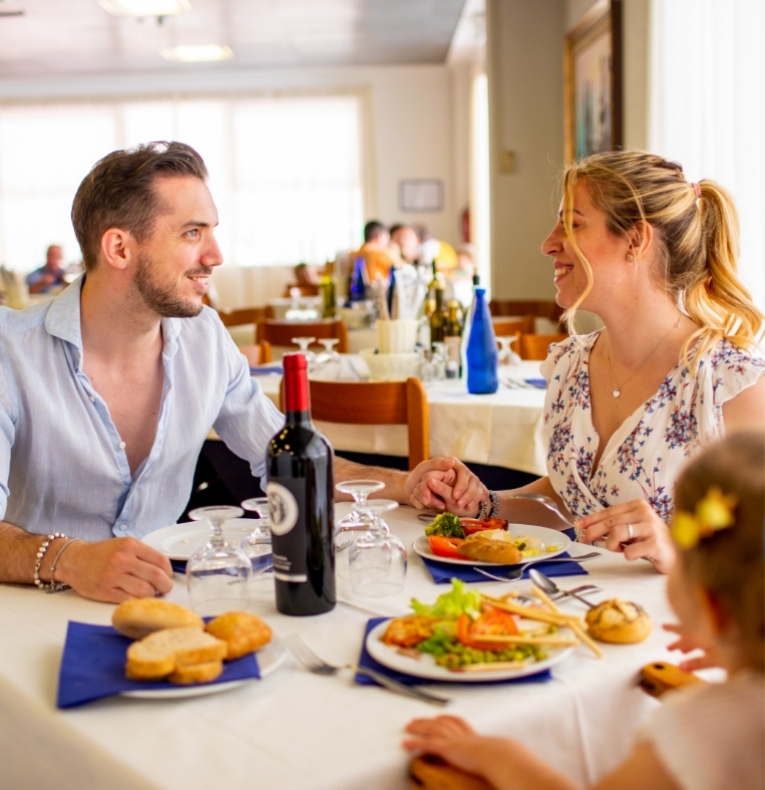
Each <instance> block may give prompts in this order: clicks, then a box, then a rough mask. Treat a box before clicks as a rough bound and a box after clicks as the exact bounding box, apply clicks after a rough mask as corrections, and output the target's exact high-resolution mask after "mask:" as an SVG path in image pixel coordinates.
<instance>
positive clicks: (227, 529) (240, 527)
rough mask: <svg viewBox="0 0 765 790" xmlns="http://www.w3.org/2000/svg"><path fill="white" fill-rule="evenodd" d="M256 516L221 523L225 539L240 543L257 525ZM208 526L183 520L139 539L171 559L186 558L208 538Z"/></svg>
mask: <svg viewBox="0 0 765 790" xmlns="http://www.w3.org/2000/svg"><path fill="white" fill-rule="evenodd" d="M259 523H260V520H259V519H257V518H232V519H229V520H228V521H226V523H225V524H224V525H223V535H224V536H225V538H226V540H229V541H231V542H234V543H241V542H242V541H243V540H245V539H246V538H247V536H248V535H249V534H250V533H251V532H252V531H253V530H254V529H255V528H256V527H257V526H258V524H259ZM210 532H211V530H210V527H209V525H208V524H207V523H206V522H204V521H184V522H181V523H180V524H171V525H170V526H169V527H162V529H156V530H154V532H149V533H148V534H147V535H144V536H143V537H142V538H141V540H142V541H143V542H144V543H146V544H148V545H149V546H151V547H152V548H154V549H157V551H161V552H162V553H163V554H164V555H165V556H167V557H169V558H170V559H171V560H188V559H189V557H191V555H192V554H193V553H194V552H195V551H196V550H197V549H198V548H199V547H200V546H204V545H205V543H207V542H208V540H209V539H210Z"/></svg>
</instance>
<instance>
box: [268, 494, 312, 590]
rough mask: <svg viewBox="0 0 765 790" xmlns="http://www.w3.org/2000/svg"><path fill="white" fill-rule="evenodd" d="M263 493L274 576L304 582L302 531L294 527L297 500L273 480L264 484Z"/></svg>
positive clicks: (286, 580)
mask: <svg viewBox="0 0 765 790" xmlns="http://www.w3.org/2000/svg"><path fill="white" fill-rule="evenodd" d="M295 482H297V481H295ZM299 484H300V483H298V485H299ZM266 496H267V497H268V512H269V515H270V519H271V534H272V536H273V537H274V541H273V543H274V551H273V563H274V578H276V579H278V580H279V581H282V582H307V581H308V575H307V573H306V568H305V534H301V530H294V527H295V525H296V524H297V522H298V516H299V514H300V509H299V507H298V501H297V499H296V497H295V495H294V494H293V493H292V491H290V490H289V489H288V488H287V487H286V486H283V485H282V484H281V483H277V482H274V481H270V482H269V483H268V485H267V486H266Z"/></svg>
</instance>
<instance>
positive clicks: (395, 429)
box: [253, 355, 547, 476]
mask: <svg viewBox="0 0 765 790" xmlns="http://www.w3.org/2000/svg"><path fill="white" fill-rule="evenodd" d="M351 356H352V358H353V359H354V360H355V361H354V365H356V366H358V365H360V364H363V362H362V360H361V358H360V357H353V355H351ZM539 364H540V363H539V362H532V361H523V362H520V363H519V364H517V365H512V366H511V365H502V366H500V369H499V376H500V385H499V389H498V390H497V392H495V393H493V394H491V395H471V394H470V393H469V392H468V391H467V385H466V383H465V380H464V379H446V380H442V381H431V382H428V383H427V384H426V386H425V390H426V392H427V396H428V411H429V419H430V455H431V457H436V456H446V455H453V456H456V457H457V458H460V459H461V460H462V461H465V462H467V463H477V464H486V465H487V466H498V467H505V468H507V469H516V470H518V471H521V472H526V473H529V474H533V475H539V476H542V475H545V474H546V471H545V458H546V455H547V453H546V447H547V442H546V440H545V437H544V432H543V409H544V400H545V391H544V382H543V381H542V380H541V379H540V373H539ZM265 367H266V369H270V370H273V366H270V367H269V366H265ZM253 374H254V375H255V377H256V378H257V380H258V381H259V382H260V385H261V386H262V387H263V391H264V392H265V394H266V395H268V397H269V398H270V399H271V400H272V401H273V402H274V403H275V404H276V405H277V406H278V405H279V384H280V382H281V375H279V374H278V373H263V374H259V373H258V369H257V368H253ZM311 375H312V376H314V374H311ZM315 375H316V376H317V377H320V376H321V371H320V370H319V371H318V372H317V373H316V374H315ZM529 382H533V383H529ZM317 426H318V427H319V428H320V430H321V431H323V432H324V433H325V434H326V436H327V437H328V438H329V440H330V442H331V443H332V446H333V447H334V448H335V449H336V450H345V451H349V452H358V453H366V454H370V455H399V456H400V455H406V446H407V438H406V426H404V425H365V426H359V425H342V424H340V423H325V422H317Z"/></svg>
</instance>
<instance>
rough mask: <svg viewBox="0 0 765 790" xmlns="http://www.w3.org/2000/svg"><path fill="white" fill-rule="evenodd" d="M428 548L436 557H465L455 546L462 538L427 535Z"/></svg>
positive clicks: (462, 558) (460, 558)
mask: <svg viewBox="0 0 765 790" xmlns="http://www.w3.org/2000/svg"><path fill="white" fill-rule="evenodd" d="M428 543H429V544H430V550H431V551H432V552H433V554H435V555H436V556H437V557H449V558H451V559H453V560H455V559H456V560H464V559H465V558H464V557H463V556H462V555H461V554H460V553H459V552H458V551H457V546H459V545H460V543H462V538H447V537H444V536H443V535H428Z"/></svg>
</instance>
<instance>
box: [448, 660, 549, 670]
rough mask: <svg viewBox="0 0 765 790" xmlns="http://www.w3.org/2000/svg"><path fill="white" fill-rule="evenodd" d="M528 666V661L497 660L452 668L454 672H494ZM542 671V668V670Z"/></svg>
mask: <svg viewBox="0 0 765 790" xmlns="http://www.w3.org/2000/svg"><path fill="white" fill-rule="evenodd" d="M525 666H528V661H495V662H494V663H493V664H492V663H490V662H487V663H485V664H466V665H465V666H464V667H460V668H459V669H454V670H452V671H453V672H494V671H495V670H504V669H523V668H524V667H525ZM540 671H541V670H540Z"/></svg>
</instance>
